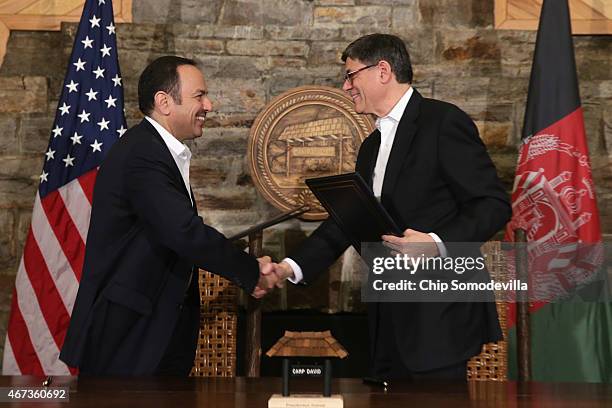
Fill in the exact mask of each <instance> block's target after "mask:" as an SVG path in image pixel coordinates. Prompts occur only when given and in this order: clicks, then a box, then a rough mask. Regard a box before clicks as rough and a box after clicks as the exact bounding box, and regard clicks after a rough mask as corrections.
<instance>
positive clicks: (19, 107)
mask: <svg viewBox="0 0 612 408" xmlns="http://www.w3.org/2000/svg"><path fill="white" fill-rule="evenodd" d="M133 12H134V23H133V24H120V25H118V28H117V36H118V43H119V54H120V65H121V69H122V74H123V78H124V86H125V88H124V89H125V92H126V94H125V96H126V111H127V116H128V122H129V124H130V125H133V124H135V123H136V122H137V121H138V120H139V119H140V114H139V112H138V109H137V104H136V83H137V78H138V75H139V73H140V71H141V70H142V69H143V67H144V66H145V65H146V64H147V62H149V61H151V60H152V59H154V58H156V57H158V56H160V55H164V54H178V55H183V56H187V57H191V58H195V59H196V60H197V61H199V62H200V63H201V65H202V67H203V69H204V72H205V74H206V77H207V80H208V85H209V88H210V91H211V98H212V100H213V103H214V109H215V111H216V112H215V113H214V114H211V115H210V118H211V119H210V120H209V122H208V123H207V128H206V129H205V135H204V136H203V137H202V138H200V139H198V140H196V141H194V142H193V143H192V144H191V147H192V150H193V152H194V159H193V162H192V170H191V183H192V185H193V187H194V191H195V194H196V198H197V200H198V202H199V207H200V211H201V213H203V214H204V217H205V219H206V220H207V222H208V223H209V224H211V225H213V226H215V227H217V228H219V229H220V230H222V231H223V232H225V233H228V234H231V233H233V232H237V231H239V230H241V229H243V228H245V227H247V226H249V225H251V224H253V223H256V222H259V221H261V220H263V219H265V218H267V217H269V216H272V215H274V214H275V213H276V212H277V210H275V209H274V208H273V207H271V206H270V205H269V204H268V203H267V202H265V200H263V198H262V197H261V196H260V195H259V194H258V193H257V191H256V189H255V187H254V186H253V183H252V181H251V179H250V176H249V173H248V165H247V163H246V159H245V157H246V144H247V138H248V134H249V127H250V126H251V124H252V123H253V121H254V119H255V117H256V115H257V114H258V112H259V111H260V110H261V109H262V108H263V107H264V106H265V105H266V103H268V102H269V101H270V100H271V99H272V98H273V97H274V96H275V95H278V94H279V93H282V92H283V91H285V90H287V89H289V88H292V87H295V86H299V85H306V84H322V85H329V86H334V87H340V86H341V77H342V65H341V64H340V62H339V55H340V53H341V51H342V50H343V49H344V47H345V46H346V45H347V44H348V43H349V42H350V41H352V40H354V39H355V38H357V37H358V36H360V35H362V34H366V33H370V32H377V31H378V32H390V33H394V34H397V35H399V36H401V37H402V38H403V39H404V40H405V41H406V43H407V45H408V48H409V51H410V52H411V56H412V60H413V64H414V69H415V86H416V87H417V88H418V89H419V91H420V92H421V93H423V94H424V95H425V96H429V97H434V98H439V99H443V100H446V101H449V102H453V103H456V104H457V105H459V106H460V107H461V108H463V109H464V110H465V111H467V112H468V113H469V114H470V115H471V116H472V118H473V119H474V120H475V121H476V123H477V125H478V127H479V129H480V131H481V136H482V137H483V139H484V140H485V142H486V143H487V145H488V147H489V150H490V152H491V155H492V157H493V159H494V161H495V163H496V164H497V166H498V170H499V173H500V175H501V176H502V178H503V180H504V183H505V185H506V187H508V188H510V185H511V182H512V178H513V174H514V164H515V161H516V146H517V143H518V141H519V138H520V128H521V123H522V119H523V114H524V108H525V99H526V95H527V85H528V79H529V72H530V66H531V58H532V53H533V47H534V42H535V33H534V32H524V31H498V30H495V29H493V28H492V25H493V1H492V0H259V1H256V0H249V1H247V0H207V1H196V0H172V1H171V0H147V1H145V0H134V10H133ZM75 29H76V26H75V25H74V24H69V25H65V26H64V27H63V28H62V31H61V32H13V33H11V37H10V40H9V43H8V51H7V55H6V58H5V62H4V64H3V66H2V67H1V68H0V100H1V101H2V102H1V103H0V288H1V289H0V344H2V345H3V342H4V335H5V328H6V321H7V318H8V313H9V309H10V297H11V291H12V287H13V283H14V275H15V273H16V270H17V265H18V263H19V259H20V257H21V251H22V247H23V241H24V238H25V236H26V233H27V230H28V228H29V222H30V216H31V208H32V203H33V198H34V195H35V190H36V187H37V181H38V174H39V173H40V170H41V167H42V161H43V152H44V151H45V150H46V147H47V143H48V139H49V135H50V130H51V124H52V121H53V117H54V112H55V109H56V106H57V100H58V98H59V92H60V90H61V83H62V81H63V75H64V72H65V69H66V65H67V62H68V56H69V54H70V50H71V47H72V42H73V41H74V34H75ZM574 41H575V49H576V61H577V64H578V74H579V79H580V92H581V97H582V103H583V107H584V113H585V121H586V129H587V135H588V142H589V148H590V151H591V159H592V162H593V167H594V175H595V183H596V185H597V192H598V200H599V208H600V211H601V215H602V223H603V229H604V231H605V232H606V233H608V234H610V233H612V185H611V184H612V183H611V179H612V172H611V170H610V160H611V159H612V103H611V101H612V64H611V63H610V62H611V58H612V40H610V37H609V36H608V37H607V36H579V37H574ZM551 63H554V61H553V62H551ZM313 227H314V225H313V224H311V223H310V224H307V223H302V224H300V223H299V222H297V221H294V222H289V223H286V224H285V225H282V226H280V227H279V228H276V229H274V230H272V231H269V232H268V233H266V236H265V239H266V245H265V247H266V248H267V249H268V250H269V251H270V252H272V253H274V254H276V255H281V253H282V252H283V251H284V249H285V248H286V247H287V246H290V245H292V242H294V241H295V239H296V238H295V237H296V236H303V235H304V233H303V231H309V230H311V229H312V228H313ZM286 230H289V231H291V233H287V232H286ZM336 269H338V268H336ZM339 273H340V272H339V271H338V270H336V271H335V272H333V273H332V277H331V278H329V281H332V282H336V285H335V286H334V285H332V290H336V291H338V290H340V289H339V288H338V285H337V282H338V279H337V276H338V274H339ZM333 276H336V278H334V277H333ZM329 281H326V280H322V282H321V283H319V284H318V286H321V287H325V286H326V285H327V282H329ZM316 290H317V286H315V287H314V288H312V289H311V291H313V292H314V291H316ZM323 292H325V290H324V291H323ZM287 299H289V300H287ZM269 302H271V303H272V306H271V307H279V306H280V307H284V306H286V305H287V304H289V305H293V306H305V305H307V304H308V303H309V302H312V298H308V297H304V296H303V293H302V292H300V293H294V292H293V291H291V292H289V293H282V294H280V295H279V296H277V297H275V298H272V300H270V301H269ZM344 302H347V300H346V299H344ZM349 303H350V302H349ZM316 306H317V307H319V308H323V309H325V308H328V309H335V308H336V307H335V306H334V305H333V304H331V303H329V302H327V303H326V301H324V300H321V301H320V302H319V303H317V304H316ZM336 306H337V305H336ZM2 345H0V348H1V347H2Z"/></svg>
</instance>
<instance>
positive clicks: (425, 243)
mask: <svg viewBox="0 0 612 408" xmlns="http://www.w3.org/2000/svg"><path fill="white" fill-rule="evenodd" d="M382 240H383V245H385V246H386V247H388V248H391V249H392V250H393V251H395V252H397V253H400V254H408V255H411V256H415V257H416V256H421V255H424V256H426V257H434V256H438V255H440V252H439V251H438V246H437V245H436V242H435V241H434V239H433V238H432V237H431V236H430V235H429V234H426V233H424V232H420V231H415V230H412V229H407V230H406V231H404V236H403V237H396V236H393V235H383V236H382Z"/></svg>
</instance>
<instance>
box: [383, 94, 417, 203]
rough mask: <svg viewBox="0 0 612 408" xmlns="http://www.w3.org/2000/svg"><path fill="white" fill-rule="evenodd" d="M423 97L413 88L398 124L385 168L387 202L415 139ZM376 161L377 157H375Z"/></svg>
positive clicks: (384, 191)
mask: <svg viewBox="0 0 612 408" xmlns="http://www.w3.org/2000/svg"><path fill="white" fill-rule="evenodd" d="M422 99H423V97H422V96H421V94H419V93H418V92H417V90H416V89H413V93H412V96H411V97H410V101H409V102H408V105H407V106H406V109H405V110H404V114H403V115H402V119H401V120H400V122H399V124H398V125H397V131H396V132H395V139H394V140H393V147H392V148H391V153H390V154H389V161H387V168H386V170H385V179H384V181H383V187H382V194H381V195H382V197H381V199H382V201H383V202H386V201H387V200H388V199H389V198H390V197H391V196H392V195H393V191H394V189H395V185H396V184H397V180H398V178H399V175H400V172H401V170H402V167H403V165H404V163H405V158H406V156H407V155H408V153H409V152H410V145H411V144H412V140H413V139H414V135H415V134H416V131H417V126H416V119H417V117H418V116H419V110H420V106H421V100H422ZM374 160H375V161H376V158H374Z"/></svg>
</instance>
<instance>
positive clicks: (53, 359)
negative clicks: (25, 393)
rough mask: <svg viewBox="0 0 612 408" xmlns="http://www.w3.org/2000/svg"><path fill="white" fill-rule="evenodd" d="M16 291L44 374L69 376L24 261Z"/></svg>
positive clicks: (18, 275)
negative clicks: (37, 300) (59, 357)
mask: <svg viewBox="0 0 612 408" xmlns="http://www.w3.org/2000/svg"><path fill="white" fill-rule="evenodd" d="M26 255H27V254H26V253H25V252H24V256H26ZM15 289H16V291H17V305H16V307H18V308H19V310H20V312H21V315H22V316H23V321H24V322H25V325H26V327H27V330H28V333H29V335H30V339H31V342H32V345H33V346H34V351H35V352H36V354H37V356H38V359H39V361H40V365H41V366H42V368H43V370H44V372H45V373H47V374H49V375H68V374H69V373H70V372H69V371H68V367H67V366H66V365H65V364H64V363H62V362H61V361H60V360H59V359H58V355H59V348H58V347H57V345H56V343H55V340H54V338H53V336H52V335H51V332H50V328H49V327H48V326H47V323H46V321H45V318H44V317H43V314H42V311H41V308H40V305H39V304H38V302H36V301H34V299H36V294H35V292H34V289H33V288H32V285H31V283H30V281H29V279H28V275H27V273H26V271H25V265H24V263H23V259H22V261H21V264H20V265H19V270H18V271H17V279H16V280H15ZM12 344H13V347H14V346H15V343H14V342H13V343H12ZM19 360H20V357H17V361H19ZM20 366H21V364H20Z"/></svg>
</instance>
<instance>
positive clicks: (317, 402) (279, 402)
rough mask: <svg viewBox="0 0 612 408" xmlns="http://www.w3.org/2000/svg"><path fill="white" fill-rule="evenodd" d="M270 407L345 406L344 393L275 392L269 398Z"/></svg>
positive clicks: (320, 407) (325, 407) (335, 407)
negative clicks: (285, 394) (286, 393)
mask: <svg viewBox="0 0 612 408" xmlns="http://www.w3.org/2000/svg"><path fill="white" fill-rule="evenodd" d="M268 408H344V400H343V399H342V395H339V394H334V395H332V396H331V397H324V396H323V395H321V394H292V395H290V396H288V397H283V396H282V395H280V394H274V395H272V397H270V399H269V400H268Z"/></svg>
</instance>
